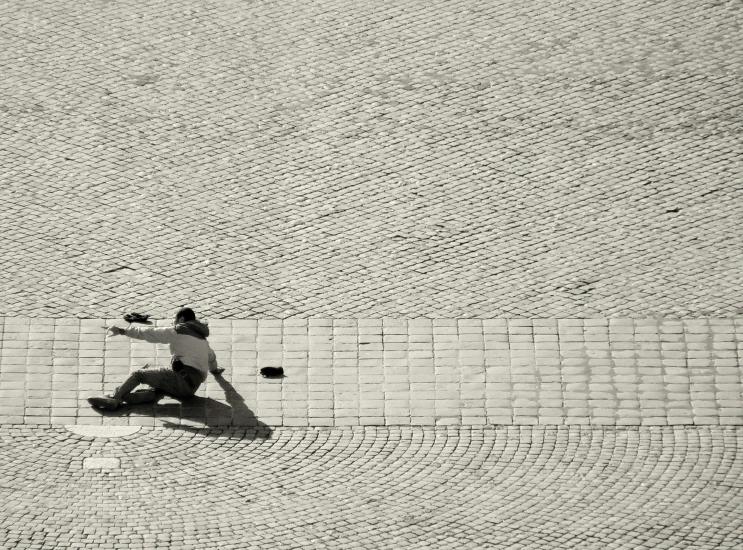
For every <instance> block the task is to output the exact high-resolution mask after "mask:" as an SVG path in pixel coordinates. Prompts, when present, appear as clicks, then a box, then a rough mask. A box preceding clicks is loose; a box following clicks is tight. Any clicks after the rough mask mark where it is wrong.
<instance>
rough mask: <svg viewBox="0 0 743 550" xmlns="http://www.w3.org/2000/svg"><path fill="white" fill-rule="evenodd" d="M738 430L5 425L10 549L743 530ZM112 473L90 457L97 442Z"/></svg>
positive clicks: (737, 536) (563, 540) (3, 511)
mask: <svg viewBox="0 0 743 550" xmlns="http://www.w3.org/2000/svg"><path fill="white" fill-rule="evenodd" d="M741 445H743V431H742V430H741V428H723V427H684V428H650V427H640V428H591V429H586V428H581V427H578V426H573V427H567V426H562V427H526V426H521V427H510V428H500V429H489V428H486V429H482V428H473V429H469V428H466V429H465V428H457V427H448V428H397V429H395V428H355V429H351V428H346V429H337V428H336V429H318V430H307V429H302V430H290V429H286V428H282V429H279V430H276V431H274V432H273V433H270V432H257V431H244V430H243V431H235V430H225V431H218V430H212V431H210V432H208V433H205V432H202V431H196V432H192V431H188V430H183V431H182V430H163V429H143V430H142V431H140V432H139V433H137V434H135V435H134V436H132V437H129V438H123V439H94V438H89V437H81V436H70V435H69V433H68V432H67V431H66V430H64V429H63V428H51V429H50V428H36V429H29V428H0V452H1V453H2V456H3V464H4V467H3V468H2V469H0V546H2V547H4V548H17V549H27V548H91V549H92V548H96V549H98V548H132V549H144V548H170V549H194V550H197V549H198V550H201V549H217V548H219V549H244V548H262V549H265V548H277V549H281V548H318V549H321V548H339V549H346V548H363V549H382V548H404V549H413V548H415V549H422V548H435V549H447V550H448V549H451V550H460V549H463V548H467V549H470V548H471V549H477V550H481V549H495V548H519V549H534V550H541V549H543V548H561V549H562V548H566V549H567V548H580V549H588V548H599V547H600V548H608V549H617V550H624V549H627V548H640V549H657V548H674V549H675V548H695V549H710V550H712V549H714V550H718V549H725V548H727V549H735V548H740V547H741V545H742V544H743V520H741V516H740V513H739V512H740V508H741V506H743V496H742V495H743V493H742V492H741V488H743V479H742V478H741V474H742V473H743V463H742V462H741V461H740V459H739V451H740V449H741ZM104 455H105V456H107V457H110V458H115V459H117V460H119V462H120V467H119V468H116V469H112V470H103V469H85V468H84V467H83V464H84V462H85V461H86V460H91V458H93V457H96V456H104Z"/></svg>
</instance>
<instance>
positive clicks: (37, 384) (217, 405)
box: [0, 318, 743, 427]
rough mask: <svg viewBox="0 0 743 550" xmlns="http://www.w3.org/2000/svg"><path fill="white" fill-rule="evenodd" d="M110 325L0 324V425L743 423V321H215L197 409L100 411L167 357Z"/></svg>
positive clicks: (166, 405)
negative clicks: (213, 359)
mask: <svg viewBox="0 0 743 550" xmlns="http://www.w3.org/2000/svg"><path fill="white" fill-rule="evenodd" d="M0 319H1V318H0ZM112 322H113V321H112V320H108V321H107V320H104V319H84V320H78V319H38V318H26V319H18V318H13V319H5V320H4V322H3V323H2V324H0V328H1V329H2V330H0V335H2V339H1V340H0V344H1V345H0V423H13V424H20V423H26V424H49V423H51V424H98V425H100V424H130V425H149V426H153V425H168V426H174V425H175V426H178V425H181V424H182V425H191V426H201V427H216V426H223V425H233V426H246V425H248V426H249V425H268V426H282V425H283V426H344V425H401V424H406V425H429V426H431V425H436V424H456V425H483V424H491V425H492V424H495V425H509V424H553V425H554V424H557V425H560V424H592V425H633V424H634V425H640V424H644V425H647V424H656V425H667V424H670V425H674V424H697V425H699V424H723V425H724V424H728V425H729V424H735V425H740V424H743V383H742V382H743V381H742V379H741V377H742V376H743V374H742V372H741V368H740V357H741V354H743V319H741V318H735V319H727V318H724V319H709V320H706V319H697V320H684V321H674V320H662V321H657V320H653V319H634V320H633V319H559V320H555V319H537V320H525V319H485V320H480V319H459V320H457V319H434V320H426V319H416V320H409V321H406V320H400V319H383V320H380V319H334V320H331V319H309V320H307V319H287V320H283V321H282V320H274V319H258V320H252V321H251V320H244V321H240V320H236V321H230V320H225V319H222V320H214V321H212V322H211V327H210V328H211V330H212V334H211V335H210V337H209V340H210V344H211V346H212V347H213V349H214V350H215V352H216V354H217V359H218V361H219V364H220V365H221V366H223V367H224V368H225V369H226V372H225V375H224V378H217V379H215V378H213V377H209V380H208V382H207V383H206V384H205V385H203V386H202V388H201V389H200V391H199V394H198V399H196V400H189V401H184V402H183V403H182V404H181V403H178V402H176V401H172V400H171V401H163V402H161V403H160V404H158V405H157V406H153V405H148V406H139V407H127V408H125V409H123V410H121V411H116V412H115V413H109V414H108V415H105V416H102V415H101V413H100V412H97V411H96V410H94V409H92V408H90V407H89V406H88V404H87V402H86V401H85V400H86V398H87V397H90V396H92V395H101V394H102V393H104V392H113V391H114V389H115V388H116V386H119V385H120V384H121V383H122V381H123V380H124V379H125V378H126V376H128V374H129V372H130V371H131V370H133V369H136V368H141V367H142V365H144V364H145V363H149V364H150V365H152V366H156V365H159V366H166V365H168V363H169V358H170V355H169V351H168V349H167V346H162V345H154V344H149V343H147V342H142V341H136V340H130V339H128V338H125V337H109V338H105V330H104V328H102V327H103V326H104V325H110V324H111V323H112ZM120 324H123V323H120ZM266 366H281V367H283V368H284V369H285V373H286V377H285V378H283V379H279V380H268V379H264V378H262V377H261V376H260V375H259V373H258V371H259V369H260V368H262V367H266Z"/></svg>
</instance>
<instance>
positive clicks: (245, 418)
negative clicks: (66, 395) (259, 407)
mask: <svg viewBox="0 0 743 550" xmlns="http://www.w3.org/2000/svg"><path fill="white" fill-rule="evenodd" d="M214 379H215V380H216V381H217V383H218V384H219V387H220V388H222V390H223V391H224V395H225V401H227V403H223V402H221V401H218V400H216V399H212V398H211V397H199V396H193V397H189V398H187V399H179V398H176V397H173V396H169V395H164V396H163V397H165V398H166V399H167V401H166V402H165V403H160V401H161V400H162V398H160V399H158V400H157V401H155V402H152V403H145V404H141V405H128V406H126V407H123V408H121V409H117V410H115V411H106V410H104V409H94V410H96V411H97V412H98V413H99V414H101V415H102V416H113V417H126V416H132V415H134V416H144V415H149V414H151V415H152V416H154V417H155V418H160V419H162V420H161V421H160V422H159V423H158V425H159V426H164V427H166V428H172V429H178V430H185V431H190V432H201V431H202V430H204V429H205V428H209V429H216V428H245V429H246V434H245V435H246V437H249V438H251V439H270V437H271V434H272V433H273V430H272V429H271V428H270V426H268V425H267V424H264V423H263V422H261V421H260V420H258V418H257V417H256V416H255V414H254V413H253V411H251V410H250V409H249V408H248V406H247V405H246V404H245V399H243V397H242V396H241V395H240V394H239V393H238V392H237V390H236V389H235V388H234V386H233V385H232V384H230V383H229V382H228V381H227V380H225V379H224V377H223V376H222V375H221V374H218V375H215V376H214ZM166 418H179V419H180V420H181V422H180V423H175V422H170V421H168V420H165V419H166ZM183 420H186V421H188V422H189V423H186V424H184V423H183ZM191 423H192V424H191ZM206 435H209V434H208V433H207V434H206Z"/></svg>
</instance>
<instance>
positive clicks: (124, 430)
mask: <svg viewBox="0 0 743 550" xmlns="http://www.w3.org/2000/svg"><path fill="white" fill-rule="evenodd" d="M65 428H67V431H70V432H72V433H74V434H77V435H83V436H85V437H124V436H127V435H132V434H135V433H137V432H138V431H139V430H140V428H141V426H84V425H83V426H77V425H74V424H68V425H66V426H65Z"/></svg>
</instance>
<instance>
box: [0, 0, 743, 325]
mask: <svg viewBox="0 0 743 550" xmlns="http://www.w3.org/2000/svg"><path fill="white" fill-rule="evenodd" d="M0 22H1V24H2V29H3V32H2V35H0V52H2V54H0V70H2V75H3V78H2V80H1V81H0V96H1V99H0V140H1V141H2V149H0V173H2V176H1V177H2V185H0V233H1V234H2V235H3V239H2V242H1V243H0V252H1V253H2V256H1V257H2V261H3V276H2V278H1V280H0V314H5V315H8V316H17V315H31V316H36V317H44V316H49V317H65V316H70V315H74V316H80V317H101V316H116V315H120V314H121V313H122V312H123V311H125V310H130V309H133V310H136V311H139V310H144V311H146V312H149V313H153V314H156V315H158V316H160V317H166V316H167V315H169V312H170V311H171V309H172V308H173V307H174V306H178V305H181V304H190V305H192V306H194V307H195V308H196V309H197V310H199V311H200V312H201V313H203V314H204V315H206V316H211V317H221V318H248V317H282V318H283V317H287V316H304V317H334V318H343V317H360V318H363V317H378V316H383V315H387V316H396V317H411V316H425V317H431V318H436V317H445V318H455V317H467V316H474V317H481V318H488V317H525V318H529V317H559V318H565V317H607V316H640V317H643V316H659V315H663V316H677V317H703V316H732V315H735V314H736V313H740V311H741V310H740V308H741V307H743V304H741V303H740V295H741V290H743V289H742V288H741V283H740V281H741V279H740V277H739V273H740V271H741V268H742V267H743V261H742V260H743V252H742V249H741V247H740V245H739V243H740V242H741V237H743V234H742V233H741V224H740V222H739V221H740V219H743V211H742V207H741V205H743V201H742V200H741V187H740V185H739V182H740V178H741V162H740V151H741V140H740V132H741V128H742V125H741V124H742V119H741V97H742V94H741V92H742V91H743V88H742V86H741V76H742V75H743V71H742V69H743V67H742V66H741V59H743V41H742V40H741V35H740V32H739V27H740V25H741V23H742V21H741V4H740V2H737V1H720V2H700V1H699V0H666V1H653V2H646V1H644V0H631V1H626V2H620V3H618V2H615V1H613V0H590V1H589V0H580V1H576V2H569V3H555V2H552V1H547V0H537V1H534V2H526V3H525V2H515V1H511V2H492V1H491V0H456V1H448V0H447V1H441V0H436V1H433V2H430V1H425V2H422V1H410V0H404V1H403V0H395V1H384V0H381V1H375V2H351V1H347V0H329V1H325V0H323V1H319V0H315V1H312V0H310V1H306V0H301V1H299V0H290V1H286V2H268V1H257V2H242V1H231V0H227V1H224V2H212V1H206V2H204V1H201V0H199V1H198V2H196V1H193V0H186V1H182V2H170V1H167V2H166V1H163V0H149V1H141V2H118V1H117V2H108V1H98V0H88V1H80V2H72V3H71V2H67V1H64V0H51V1H45V2H29V1H24V0H14V1H8V2H4V3H3V4H2V6H0Z"/></svg>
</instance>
